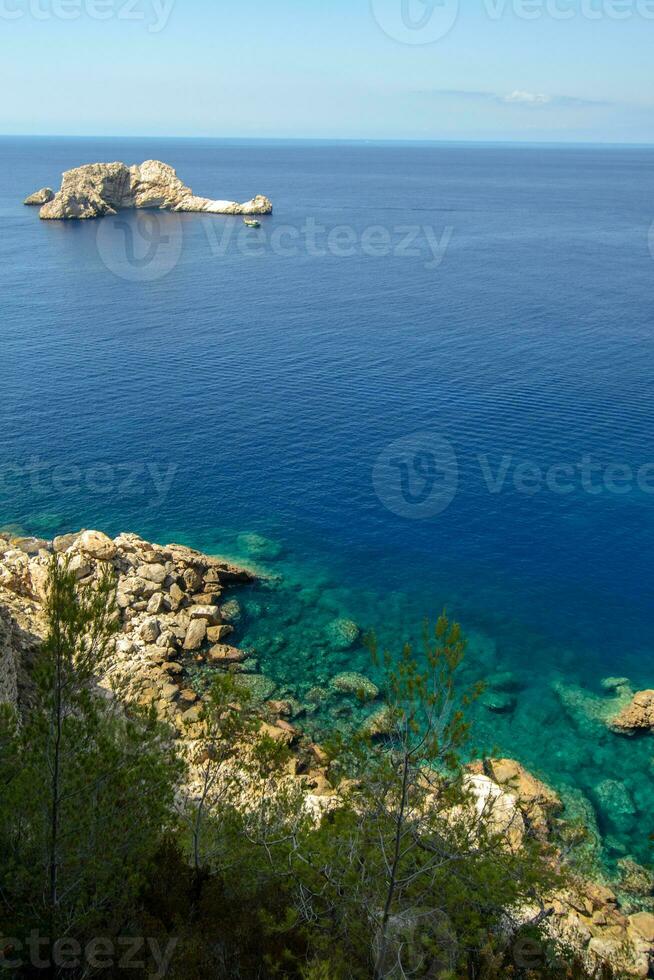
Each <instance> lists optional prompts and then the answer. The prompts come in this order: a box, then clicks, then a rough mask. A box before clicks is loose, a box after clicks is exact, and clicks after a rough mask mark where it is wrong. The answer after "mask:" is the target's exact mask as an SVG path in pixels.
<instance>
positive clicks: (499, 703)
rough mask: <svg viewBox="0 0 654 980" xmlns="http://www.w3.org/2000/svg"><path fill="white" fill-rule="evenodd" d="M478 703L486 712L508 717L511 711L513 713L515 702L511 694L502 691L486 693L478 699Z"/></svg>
mask: <svg viewBox="0 0 654 980" xmlns="http://www.w3.org/2000/svg"><path fill="white" fill-rule="evenodd" d="M479 703H480V704H483V706H484V707H485V708H487V709H488V711H493V712H495V713H496V714H500V715H508V714H510V713H511V712H512V711H515V708H516V704H517V701H516V699H515V697H514V696H513V695H512V694H506V693H505V692H503V691H486V693H485V694H482V696H481V697H480V698H479Z"/></svg>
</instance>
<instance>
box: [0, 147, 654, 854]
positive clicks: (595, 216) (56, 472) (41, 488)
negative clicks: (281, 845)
mask: <svg viewBox="0 0 654 980" xmlns="http://www.w3.org/2000/svg"><path fill="white" fill-rule="evenodd" d="M147 158H158V159H162V160H164V161H166V162H168V163H170V164H172V165H173V166H175V167H176V168H177V170H178V173H179V175H180V176H181V177H182V178H183V179H184V180H185V181H186V182H187V183H189V184H190V185H191V186H192V187H193V189H194V190H195V192H196V193H199V194H202V195H206V196H211V197H219V198H229V199H236V200H246V199H248V198H250V197H251V196H252V195H254V194H255V193H262V194H266V195H268V196H269V197H270V198H271V199H272V200H273V202H274V205H275V214H274V215H273V216H272V217H270V218H265V219H263V220H262V228H261V229H260V230H258V231H256V230H253V231H245V230H244V229H243V226H242V223H241V221H240V219H237V218H225V217H213V216H207V215H182V216H176V215H170V214H165V215H156V216H155V217H151V216H148V215H142V214H139V215H136V214H134V213H123V214H121V215H120V216H119V218H118V219H112V218H107V219H104V220H103V221H101V222H88V223H77V222H76V223H61V222H55V223H45V222H40V221H39V220H38V214H37V212H36V211H35V210H33V209H28V208H25V207H23V206H22V204H21V201H22V199H23V197H24V196H25V195H26V194H28V193H30V192H31V191H33V190H35V189H37V188H39V187H41V186H43V185H50V186H54V187H55V189H56V188H57V187H58V186H59V180H60V173H61V171H63V170H64V169H67V168H69V167H72V166H76V165H78V164H80V163H83V162H92V161H96V160H103V161H108V160H123V161H124V162H126V163H134V162H141V161H142V160H143V159H147ZM0 218H1V224H0V228H1V230H2V233H1V235H0V282H1V293H0V299H1V304H2V318H1V320H0V525H1V524H12V525H16V526H19V527H22V528H24V529H25V530H27V531H30V532H36V533H42V534H52V533H56V532H59V531H63V530H68V529H71V528H78V527H79V526H87V527H90V526H94V527H100V528H102V529H104V530H107V531H108V532H110V533H112V532H118V531H120V530H134V531H138V532H140V533H142V534H143V535H145V536H150V537H152V538H153V539H156V540H159V541H166V540H170V539H177V540H184V541H186V542H188V543H189V544H193V545H196V546H198V547H200V548H203V549H209V550H220V551H226V552H229V553H231V554H234V555H249V556H250V557H252V558H256V559H258V560H259V561H260V564H261V566H262V567H263V568H264V569H266V570H268V571H270V572H271V573H274V574H275V575H276V576H277V578H276V580H275V581H273V582H271V583H270V584H269V585H266V586H264V587H260V588H258V589H256V590H254V591H253V593H252V595H250V596H247V597H244V605H245V610H246V616H245V618H244V620H243V622H242V625H241V637H240V638H241V639H242V641H243V642H245V643H251V644H253V645H254V646H255V647H256V648H257V651H258V654H259V657H260V662H261V668H262V670H264V671H265V673H266V674H268V675H269V676H270V677H272V678H273V679H274V680H275V681H276V682H277V683H278V684H279V685H280V690H281V691H284V690H289V691H295V692H296V693H298V694H299V695H300V697H302V698H305V699H306V695H307V692H308V690H309V688H311V687H313V686H315V685H316V684H322V683H326V682H327V681H328V679H329V678H330V677H331V676H332V675H333V674H334V673H337V672H338V671H339V670H343V669H346V668H350V667H352V668H353V669H359V670H366V671H368V666H367V662H366V656H367V655H366V654H365V652H364V651H363V650H362V649H360V648H359V647H354V648H353V649H352V650H349V651H342V650H340V651H339V650H336V649H334V648H333V645H332V644H331V642H330V639H329V637H330V636H331V634H330V631H329V628H328V627H329V623H330V622H331V621H332V620H333V619H334V618H338V617H346V618H349V619H353V620H355V621H356V622H357V623H359V624H360V625H361V627H362V628H364V629H367V628H371V627H374V628H376V629H377V630H378V631H379V632H380V634H381V636H382V638H383V639H384V640H387V641H388V642H389V643H390V642H392V641H393V639H394V638H395V640H396V645H397V646H399V641H400V639H401V638H402V637H403V636H405V635H413V634H415V633H416V631H417V630H418V628H419V625H420V622H421V620H422V618H423V617H424V616H426V615H428V616H435V615H437V614H438V612H439V611H440V609H441V608H442V607H443V606H444V605H446V606H447V607H448V610H449V611H450V613H451V614H452V615H453V616H455V617H457V618H459V619H461V621H462V622H463V624H464V626H465V628H466V630H467V631H468V633H469V635H470V638H471V651H470V658H469V666H468V676H469V678H470V679H471V678H472V677H473V676H482V677H485V678H486V679H488V678H490V679H493V677H494V675H496V674H497V673H498V671H504V670H510V671H512V672H513V673H514V675H515V676H514V677H513V678H512V681H511V683H508V684H507V682H506V679H505V681H504V683H503V684H500V687H502V686H503V687H504V688H506V687H507V686H508V687H511V688H516V689H517V690H513V691H511V692H507V691H506V690H504V691H503V692H502V691H500V692H499V693H500V694H501V693H503V695H504V700H503V701H502V702H501V703H500V704H497V703H495V704H494V707H495V708H497V707H502V708H503V709H504V710H503V711H502V712H497V711H494V710H490V708H489V706H488V704H487V703H484V704H480V705H478V706H477V707H476V709H475V715H476V743H477V744H478V745H479V746H480V747H482V748H485V749H491V748H492V747H497V748H498V749H499V750H500V751H502V752H503V753H505V754H509V755H513V756H515V757H517V758H519V759H521V760H522V761H523V762H525V763H526V764H527V765H529V766H531V767H532V768H533V769H534V770H535V771H537V772H539V773H540V774H542V775H544V776H545V777H546V778H548V779H549V780H550V781H551V782H552V783H553V784H554V785H556V786H557V787H559V788H560V789H562V790H563V791H564V792H565V793H566V794H568V798H569V799H570V800H571V801H573V803H574V801H576V805H577V806H581V807H583V808H585V810H586V812H587V814H590V815H591V817H594V818H595V819H597V821H598V822H599V827H600V829H601V831H602V833H603V835H604V838H605V843H606V844H607V851H606V853H607V854H608V855H609V856H611V857H619V856H620V855H622V854H624V853H627V852H629V853H632V854H634V855H635V856H637V857H638V858H639V859H641V860H643V859H645V857H646V856H647V835H648V834H649V833H651V832H652V831H653V830H654V824H653V821H652V818H651V815H650V814H651V808H652V804H653V803H654V788H653V786H652V783H653V779H652V775H653V773H652V760H653V758H654V739H651V738H646V739H639V740H630V739H624V738H619V737H617V736H615V735H612V734H610V733H609V732H608V731H606V729H605V727H604V726H603V725H602V724H601V722H599V723H598V722H597V721H594V720H593V717H592V715H593V711H594V710H596V709H597V708H598V706H600V707H601V704H602V702H600V701H597V700H594V699H596V698H603V699H604V700H606V698H607V695H606V694H605V693H602V689H601V687H600V682H601V680H602V679H603V678H605V677H607V676H626V677H628V678H630V679H631V681H632V682H633V684H634V685H635V686H636V687H643V686H647V687H652V686H654V615H653V611H652V599H653V597H654V564H653V562H652V553H653V547H652V546H653V544H654V519H653V515H654V442H653V440H652V430H653V422H652V418H653V409H654V385H653V380H652V379H653V376H654V347H653V341H652V328H653V319H654V314H653V309H654V306H653V298H654V260H653V258H652V254H651V252H650V225H651V223H652V220H653V219H654V150H652V149H639V148H611V147H604V148H593V147H583V148H572V147H535V146H534V147H512V146H491V145H485V146H481V145H480V146H474V145H468V146H463V145H399V144H395V145H381V144H328V143H292V142H279V143H274V142H258V143H246V142H238V141H228V142H223V141H209V140H201V141H191V140H189V141H175V140H168V141H163V140H131V139H129V140H128V139H126V140H70V139H22V138H21V139H18V138H16V139H13V138H3V139H0ZM439 260H440V261H439ZM584 458H585V459H586V463H585V464H584V463H583V461H584ZM534 467H536V468H537V469H536V470H534ZM553 467H554V469H553ZM539 474H540V475H539ZM167 481H168V482H167ZM537 487H540V489H536V488H537ZM493 491H494V492H493ZM526 491H529V492H526ZM534 491H536V492H534ZM448 502H449V505H448V506H445V505H446V504H448ZM253 535H260V536H262V537H264V538H265V539H266V542H261V541H259V540H258V539H257V538H253ZM495 700H496V702H497V697H496V699H495ZM352 711H353V709H352V708H351V707H349V708H348V706H347V705H346V706H345V707H343V706H341V707H340V708H339V707H338V706H333V705H328V704H325V705H323V706H321V707H319V710H318V711H317V712H316V714H315V715H313V716H310V717H311V719H312V720H309V721H308V722H307V724H315V725H316V726H320V725H325V724H330V723H331V724H338V725H341V726H342V727H347V726H348V725H351V724H353V723H354V721H353V715H352ZM580 794H583V796H581V795H580Z"/></svg>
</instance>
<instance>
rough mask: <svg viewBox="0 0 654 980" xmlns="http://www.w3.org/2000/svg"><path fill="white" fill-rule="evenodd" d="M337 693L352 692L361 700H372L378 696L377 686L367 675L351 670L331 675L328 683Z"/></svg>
mask: <svg viewBox="0 0 654 980" xmlns="http://www.w3.org/2000/svg"><path fill="white" fill-rule="evenodd" d="M329 686H330V687H331V688H332V689H333V690H334V691H337V692H338V693H339V694H353V695H354V696H355V697H358V698H360V699H361V700H362V701H374V700H375V698H377V697H379V688H378V687H377V685H376V684H373V682H372V681H371V680H370V678H368V677H364V675H363V674H357V673H354V672H353V671H349V672H345V673H343V674H337V675H336V677H333V678H332V680H331V682H330V685H329Z"/></svg>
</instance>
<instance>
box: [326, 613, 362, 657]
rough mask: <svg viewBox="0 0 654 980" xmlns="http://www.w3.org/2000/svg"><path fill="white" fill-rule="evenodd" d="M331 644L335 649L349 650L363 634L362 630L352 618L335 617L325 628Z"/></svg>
mask: <svg viewBox="0 0 654 980" xmlns="http://www.w3.org/2000/svg"><path fill="white" fill-rule="evenodd" d="M325 635H326V637H327V640H328V642H329V645H330V646H331V647H332V648H333V649H334V650H349V649H350V647H353V646H354V644H355V643H356V641H357V640H358V639H359V637H360V635H361V630H360V629H359V627H358V626H357V624H356V623H353V622H352V620H351V619H335V620H334V621H333V622H331V623H329V624H328V626H327V627H326V628H325Z"/></svg>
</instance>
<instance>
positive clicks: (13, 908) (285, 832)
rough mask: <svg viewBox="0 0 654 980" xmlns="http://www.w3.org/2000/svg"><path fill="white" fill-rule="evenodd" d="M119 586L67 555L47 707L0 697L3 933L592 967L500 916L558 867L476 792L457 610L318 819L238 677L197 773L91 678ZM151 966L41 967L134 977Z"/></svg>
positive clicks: (350, 755) (234, 969) (348, 960)
mask: <svg viewBox="0 0 654 980" xmlns="http://www.w3.org/2000/svg"><path fill="white" fill-rule="evenodd" d="M113 591H114V590H113V582H112V581H111V579H110V578H109V577H108V576H107V577H104V578H103V579H102V580H101V581H100V582H99V583H98V584H96V586H95V587H85V588H82V589H80V588H78V586H77V585H76V582H75V577H74V575H73V574H72V573H71V572H70V570H69V569H68V568H67V566H66V564H62V563H60V562H58V561H57V560H53V564H52V569H51V581H50V599H49V603H48V622H49V631H48V636H47V638H46V640H45V642H44V644H43V646H42V650H41V653H40V655H39V658H38V662H37V664H36V666H35V669H34V673H33V685H34V692H33V704H32V706H31V709H30V710H29V712H26V713H25V716H24V717H23V718H22V719H20V720H19V719H18V718H16V717H14V716H13V715H12V714H11V712H8V711H6V710H4V711H3V712H1V713H0V787H1V789H2V795H1V797H0V852H1V854H2V865H1V867H0V938H1V936H2V935H4V936H12V937H16V938H17V939H21V938H24V937H25V936H26V935H27V934H28V933H29V932H30V930H38V931H39V932H40V933H41V934H42V935H44V936H46V937H49V941H50V943H52V942H54V941H55V940H57V939H58V938H61V937H68V938H71V937H72V938H74V939H75V940H76V941H78V942H79V943H81V944H85V943H86V942H87V941H88V940H89V939H91V938H92V937H94V936H98V935H99V936H104V937H118V936H122V937H149V941H151V942H152V943H156V944H158V947H159V948H161V949H164V948H166V949H168V950H169V953H170V956H169V957H167V958H166V962H165V969H164V970H163V971H162V972H165V973H166V975H167V976H168V977H170V978H172V980H196V978H204V977H212V978H223V977H224V978H234V980H238V978H247V980H251V978H262V980H264V978H277V977H288V978H296V980H359V978H361V980H369V978H371V977H375V978H376V980H382V978H384V980H395V978H398V980H399V978H400V977H402V976H403V975H407V976H412V977H416V978H418V977H425V978H427V977H429V978H434V980H435V978H440V980H447V978H450V980H456V978H469V980H494V978H498V980H499V978H500V977H501V978H516V980H520V978H522V980H528V978H531V977H543V978H545V980H550V978H552V980H554V978H555V977H562V978H565V977H569V978H570V980H574V978H578V980H581V978H582V977H585V976H586V975H585V974H584V972H583V970H582V968H581V966H579V965H578V964H575V963H574V958H573V957H572V956H565V957H564V958H563V959H561V958H560V959H559V960H558V961H557V960H556V959H553V954H554V951H553V950H552V949H551V948H550V947H549V945H548V944H547V943H544V942H543V940H542V937H541V935H540V929H539V924H540V923H539V918H538V916H536V921H534V923H533V924H532V926H531V927H529V928H528V929H527V930H525V929H524V927H521V928H517V927H515V928H513V927H512V925H511V921H510V916H507V910H508V909H510V908H512V907H515V906H518V905H524V904H525V903H529V904H530V905H531V906H533V907H536V908H538V907H539V901H540V898H541V896H542V895H543V894H544V893H545V892H547V890H548V889H550V888H552V887H553V886H554V885H555V884H556V883H557V882H556V876H555V875H554V874H553V873H552V871H551V868H550V865H549V864H548V863H547V862H546V861H545V860H544V854H543V849H542V845H541V844H540V843H539V842H538V841H536V840H534V839H531V838H530V837H529V835H527V836H526V838H525V839H524V841H523V843H522V846H520V847H518V846H517V845H516V842H515V840H514V839H513V837H512V835H511V828H510V827H507V825H506V822H502V820H501V819H500V820H494V819H492V818H493V813H492V808H491V810H490V811H489V812H488V813H485V814H484V818H483V819H481V818H480V815H479V813H478V811H477V809H476V808H475V806H474V797H473V794H472V792H471V788H470V783H469V774H468V773H467V771H466V769H465V768H464V767H463V765H462V763H461V760H460V753H461V752H462V750H463V747H464V746H465V745H466V742H467V738H468V726H467V722H466V717H465V709H466V706H467V704H468V703H469V701H470V699H471V698H473V697H474V696H475V692H474V691H471V692H463V693H459V692H458V691H457V684H456V675H457V671H458V668H459V666H460V664H461V662H462V659H463V656H464V651H465V643H464V641H463V638H462V636H461V633H460V630H459V627H458V626H457V625H456V624H451V623H450V622H449V621H448V619H447V617H446V616H443V617H441V619H440V620H439V622H438V623H437V625H436V627H435V628H434V629H432V630H428V629H427V628H426V629H425V637H424V648H423V650H422V651H421V652H420V654H418V655H416V654H415V653H414V651H413V650H412V649H411V648H410V647H408V646H407V647H405V648H404V650H403V653H402V655H401V657H400V658H399V661H395V660H394V659H393V658H392V657H390V656H388V655H384V661H385V664H386V671H387V690H386V696H387V710H388V714H387V716H386V725H385V734H384V735H383V737H382V738H381V739H380V738H379V737H374V738H373V737H372V736H371V735H369V734H366V733H365V731H364V732H362V733H361V735H360V737H358V738H355V739H351V740H350V741H349V742H348V743H347V744H343V743H341V744H338V743H336V744H334V745H332V746H330V747H329V750H330V753H331V757H332V764H331V774H332V778H333V780H334V782H335V783H338V794H337V796H336V797H335V799H334V801H332V804H331V805H330V807H329V808H328V809H327V811H326V812H325V814H324V816H323V818H322V820H318V819H316V818H315V816H312V815H311V813H310V812H308V811H307V808H306V806H305V802H304V793H303V790H302V788H301V786H300V784H299V782H298V780H297V779H285V773H286V772H287V769H288V765H287V764H288V762H289V751H288V749H287V747H286V746H285V745H284V744H282V742H280V741H279V740H277V739H274V738H272V737H270V736H266V735H263V736H262V734H261V731H260V730H259V729H260V723H259V720H258V718H257V713H256V710H255V709H254V707H253V705H252V703H251V701H250V699H249V697H248V694H247V691H246V690H244V689H243V687H242V685H239V683H238V678H234V677H231V676H219V677H218V679H217V681H216V683H215V685H214V687H213V688H212V690H211V692H210V694H209V696H208V698H206V700H205V703H204V707H203V711H202V723H203V729H202V731H203V734H202V735H201V738H200V739H199V742H198V743H196V744H195V749H194V752H195V755H194V756H193V757H192V758H190V759H189V760H188V761H189V762H190V763H191V765H192V766H193V772H194V782H193V786H194V788H193V790H192V791H189V789H188V787H187V788H186V789H184V786H185V785H186V784H185V783H184V781H183V780H181V779H180V776H181V774H182V765H181V763H179V762H178V761H177V760H176V756H175V753H174V752H173V750H172V748H171V745H170V744H169V743H167V742H166V740H165V737H164V735H163V733H162V731H161V730H160V728H159V727H158V726H157V724H156V722H155V720H154V719H153V717H152V716H151V715H148V714H141V713H138V712H133V711H132V710H131V709H130V711H129V712H128V713H125V711H123V710H122V709H121V708H119V707H118V706H117V705H116V704H115V702H114V701H113V700H112V699H110V698H109V699H108V698H107V697H106V696H103V695H102V694H101V693H100V692H99V691H98V690H97V689H96V687H95V677H96V675H97V672H98V669H99V668H100V667H101V665H102V662H103V660H104V658H105V657H106V655H107V653H108V652H109V650H110V648H111V642H112V637H113V634H114V632H115V630H116V625H115V624H116V614H115V609H114V603H113ZM370 645H371V649H372V651H373V655H374V656H375V657H379V653H378V651H377V649H376V644H375V642H374V640H371V644H370ZM196 734H197V733H196ZM272 734H275V733H274V732H273V733H272ZM521 943H522V944H523V945H522V946H521V945H520V944H521ZM525 943H527V945H526V946H525V945H524V944H525ZM2 947H3V943H2V942H0V954H1V953H2ZM525 949H526V951H527V954H528V955H529V956H530V957H531V958H530V959H528V960H527V961H525V960H524V955H523V954H524V953H525ZM516 951H517V952H518V953H519V954H520V955H517V953H516ZM9 952H11V950H9ZM46 952H47V949H46ZM521 956H522V957H523V958H522V959H521ZM156 965H157V964H156V962H155V963H154V967H153V960H152V957H150V959H149V961H148V965H145V966H134V967H131V968H129V969H121V970H117V968H116V966H115V964H114V966H111V967H110V966H107V967H106V968H97V969H96V968H91V969H89V968H88V965H84V964H82V965H81V966H80V967H79V968H75V969H66V970H63V971H59V972H57V970H56V969H52V970H51V971H49V972H50V975H55V976H64V975H65V976H67V977H70V978H71V980H74V978H78V977H79V978H82V977H86V976H106V977H112V976H116V975H119V976H125V975H129V976H134V977H139V978H140V977H145V976H148V975H149V976H152V975H159V976H160V975H162V973H161V972H160V973H159V974H157V970H156ZM400 966H401V967H402V969H400ZM402 971H404V973H403V972H402ZM46 972H47V971H46ZM15 975H16V976H32V975H43V974H37V973H34V972H33V971H30V969H29V968H28V967H25V968H23V969H22V970H20V971H17V972H16V974H15ZM598 980H599V977H598ZM602 980H603V978H602Z"/></svg>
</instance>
